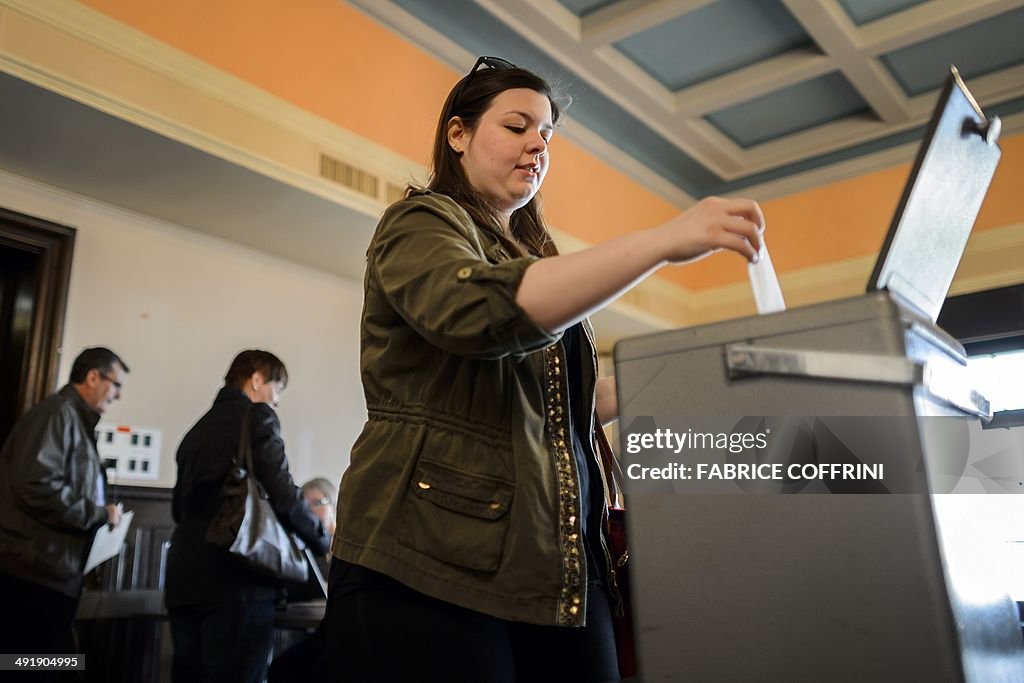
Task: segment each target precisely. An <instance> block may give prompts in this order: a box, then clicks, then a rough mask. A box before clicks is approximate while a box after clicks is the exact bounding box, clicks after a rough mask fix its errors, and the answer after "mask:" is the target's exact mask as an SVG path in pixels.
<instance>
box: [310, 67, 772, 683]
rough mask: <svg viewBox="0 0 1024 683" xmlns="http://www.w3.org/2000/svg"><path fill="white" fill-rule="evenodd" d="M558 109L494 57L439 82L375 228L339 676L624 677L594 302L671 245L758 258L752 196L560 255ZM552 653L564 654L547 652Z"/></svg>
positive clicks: (713, 202) (345, 492)
mask: <svg viewBox="0 0 1024 683" xmlns="http://www.w3.org/2000/svg"><path fill="white" fill-rule="evenodd" d="M561 114H562V112H561V110H560V108H559V106H558V104H557V103H556V101H555V98H554V97H553V95H552V92H551V89H550V88H549V86H548V84H547V83H545V82H544V81H543V80H542V79H541V78H539V77H538V76H536V75H534V74H532V73H530V72H529V71H526V70H523V69H519V68H516V67H514V66H513V65H512V64H510V63H508V62H505V61H504V60H499V59H495V58H490V57H482V58H481V59H480V60H479V61H478V62H477V64H476V66H474V68H473V70H472V71H470V73H469V74H468V75H467V76H466V77H465V78H463V79H462V80H461V81H459V83H458V84H457V85H456V86H455V88H454V89H453V90H452V92H451V93H450V94H449V96H448V98H447V100H446V101H445V104H444V107H443V109H442V111H441V116H440V119H439V121H438V126H437V131H436V135H435V138H434V146H433V159H432V165H433V173H432V176H431V180H430V183H429V185H428V186H427V187H426V188H410V190H409V191H408V193H407V196H406V198H405V199H403V200H402V201H399V202H398V203H396V204H394V205H393V206H391V207H390V208H389V209H388V210H387V211H386V212H385V214H384V216H383V218H382V219H381V221H380V224H379V225H378V227H377V230H376V232H375V234H374V236H373V239H372V240H371V243H370V247H369V251H368V254H367V256H368V261H367V273H366V280H365V300H364V309H363V319H362V356H361V365H362V377H363V389H364V392H365V396H366V402H367V408H368V413H369V419H368V421H367V423H366V425H365V427H364V428H363V432H362V434H361V435H360V437H359V438H358V440H357V441H356V444H355V446H354V447H353V450H352V461H351V466H350V467H349V469H348V471H347V472H346V473H345V476H344V478H343V480H342V485H341V491H340V494H339V495H340V497H341V498H343V499H344V500H345V501H346V505H345V506H343V508H342V509H341V510H339V516H338V527H337V533H336V535H335V540H334V545H333V553H334V556H335V558H336V561H335V562H333V563H332V567H331V577H330V596H329V601H328V612H327V617H326V620H325V624H326V627H327V641H326V648H327V650H328V653H329V656H331V657H332V670H333V675H334V676H335V677H336V678H337V679H338V680H341V679H344V680H360V681H363V680H380V681H386V680H445V681H456V680H459V681H513V680H527V681H534V680H548V679H556V678H558V679H563V680H574V681H575V680H579V681H603V680H609V679H616V678H618V668H617V665H616V653H615V643H614V637H613V633H612V626H611V614H612V609H613V603H614V602H615V601H616V599H617V594H616V591H615V586H614V580H613V574H612V572H611V567H610V560H609V556H608V552H607V549H606V545H605V541H604V538H603V533H602V529H603V527H604V524H605V520H606V517H605V511H606V503H605V485H604V479H603V476H602V474H601V469H600V465H599V461H598V459H597V456H596V455H595V453H594V447H593V429H594V425H595V419H596V417H595V416H596V414H600V415H601V416H603V417H605V418H608V417H612V416H614V415H615V414H616V412H617V411H616V405H615V388H614V380H612V379H602V380H598V379H597V376H598V375H597V362H596V359H597V355H596V351H595V348H594V341H593V333H592V330H591V327H590V325H589V323H588V321H587V319H586V316H587V315H589V314H591V313H593V312H594V311H596V310H598V309H600V308H602V307H603V306H606V305H607V304H609V303H610V302H611V301H612V300H614V299H615V298H616V297H618V296H619V295H621V294H622V293H623V292H625V291H626V290H628V289H629V288H630V287H632V286H633V285H635V284H636V283H637V282H639V281H640V280H641V279H643V278H644V277H646V276H647V275H649V274H650V273H652V272H654V271H655V270H657V269H658V268H659V267H661V266H663V265H665V264H668V263H684V262H688V261H693V260H696V259H698V258H701V257H703V256H705V255H707V254H709V253H710V252H712V251H715V250H719V249H728V250H731V251H734V252H736V253H738V254H739V255H741V256H742V257H743V258H746V259H749V260H754V259H755V258H756V257H755V254H756V252H757V250H758V249H759V248H760V240H759V230H761V229H763V226H764V218H763V216H762V215H761V211H760V209H759V208H758V206H757V204H755V203H754V202H753V201H749V200H741V199H731V200H722V199H706V200H704V201H702V202H700V203H698V204H697V205H696V206H694V207H693V208H691V209H690V210H689V211H687V212H686V213H684V214H682V215H680V216H678V217H677V218H674V219H673V220H671V221H669V222H668V223H665V224H664V225H660V226H657V227H654V228H650V229H648V230H643V231H639V232H634V233H630V234H628V235H626V236H624V237H620V238H618V239H615V240H612V241H610V242H607V243H604V244H601V245H598V246H595V247H592V248H590V249H587V250H584V251H581V252H577V253H574V254H569V255H564V256H560V255H558V252H557V250H556V249H555V246H554V244H553V243H552V241H551V237H550V235H549V233H548V230H547V228H546V226H545V223H544V220H543V218H542V216H541V211H540V206H539V200H538V198H537V197H536V194H537V191H538V190H539V189H540V186H541V183H542V182H543V180H544V176H545V174H546V173H547V170H548V164H549V162H550V157H549V154H548V144H549V142H550V140H551V136H552V135H553V133H554V130H555V126H556V125H557V124H558V122H559V119H560V118H561ZM551 662H557V664H556V666H555V667H554V668H553V667H552V665H551Z"/></svg>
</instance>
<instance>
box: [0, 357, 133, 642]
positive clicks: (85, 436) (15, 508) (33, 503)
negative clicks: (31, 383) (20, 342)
mask: <svg viewBox="0 0 1024 683" xmlns="http://www.w3.org/2000/svg"><path fill="white" fill-rule="evenodd" d="M127 372H128V366H127V365H125V364H124V361H122V360H121V359H120V358H119V357H118V356H117V354H115V353H114V352H113V351H111V350H110V349H106V348H103V347H96V348H90V349H85V350H84V351H82V353H80V354H79V355H78V357H77V358H76V359H75V362H74V363H73V364H72V367H71V377H70V381H69V383H68V384H67V385H66V386H64V387H63V388H62V389H61V390H60V391H58V392H57V393H56V394H54V395H52V396H50V397H49V398H47V399H45V400H44V401H42V402H41V403H39V404H38V405H36V406H35V407H33V408H32V409H31V410H29V411H28V412H27V413H25V414H24V415H23V416H22V417H21V419H19V420H18V422H17V423H16V424H15V425H14V429H13V430H12V431H11V434H10V436H9V437H8V438H7V442H6V443H5V445H4V448H3V451H0V604H2V605H3V609H4V612H5V614H6V615H7V616H6V617H5V618H4V619H3V620H0V622H2V623H3V626H2V627H0V633H2V636H0V638H2V640H0V650H2V651H3V652H5V653H19V654H42V653H48V654H71V653H73V652H74V641H73V638H72V634H71V625H72V622H73V621H74V617H75V610H76V609H77V607H78V600H79V598H80V597H81V592H82V569H83V568H84V566H85V561H86V558H87V557H88V553H89V549H90V547H91V546H92V540H93V536H94V535H95V533H96V530H97V529H98V528H99V527H101V526H103V524H104V523H109V524H111V525H112V526H116V525H117V524H118V522H120V515H121V513H120V509H119V508H118V507H117V506H115V505H114V504H113V502H112V501H109V500H107V498H106V495H107V493H106V474H105V471H104V468H103V463H102V462H101V461H100V456H99V453H98V452H97V450H96V434H95V428H96V423H98V422H99V420H100V415H102V414H103V413H104V412H106V410H107V408H108V407H109V406H110V404H111V403H113V402H114V401H116V400H117V399H119V398H120V397H121V385H122V383H123V382H124V378H125V374H127Z"/></svg>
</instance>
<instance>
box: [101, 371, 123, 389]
mask: <svg viewBox="0 0 1024 683" xmlns="http://www.w3.org/2000/svg"><path fill="white" fill-rule="evenodd" d="M99 375H100V379H105V380H107V381H108V382H110V383H111V384H113V385H114V388H115V389H117V390H118V391H121V383H120V382H118V381H117V380H115V379H114V378H113V377H107V376H106V375H104V374H103V373H102V372H101V373H99Z"/></svg>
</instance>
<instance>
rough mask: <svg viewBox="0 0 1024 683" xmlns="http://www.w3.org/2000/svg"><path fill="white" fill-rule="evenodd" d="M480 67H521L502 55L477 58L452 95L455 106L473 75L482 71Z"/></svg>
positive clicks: (500, 68)
mask: <svg viewBox="0 0 1024 683" xmlns="http://www.w3.org/2000/svg"><path fill="white" fill-rule="evenodd" d="M480 67H485V68H487V69H496V70H498V71H508V70H510V69H518V68H519V67H518V66H516V65H515V64H513V63H512V62H510V61H508V60H507V59H502V58H501V57H486V56H485V57H480V58H479V59H477V60H476V64H474V65H473V68H472V69H470V70H469V73H468V74H466V77H465V78H463V79H462V82H461V83H459V87H458V89H457V90H456V91H455V95H454V96H453V97H452V105H453V106H454V105H455V103H456V102H458V101H459V98H460V97H462V91H463V90H465V89H466V85H467V84H468V83H469V82H470V81H471V80H473V75H474V74H476V72H477V71H480Z"/></svg>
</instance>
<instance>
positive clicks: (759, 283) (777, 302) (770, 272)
mask: <svg viewBox="0 0 1024 683" xmlns="http://www.w3.org/2000/svg"><path fill="white" fill-rule="evenodd" d="M757 256H758V258H757V263H749V262H748V263H747V275H749V276H750V287H751V289H753V290H754V303H755V304H757V312H758V313H761V314H764V313H775V312H776V311H784V310H786V302H785V301H784V300H783V298H782V288H781V287H779V277H778V276H777V275H776V274H775V266H773V265H772V257H771V256H769V255H768V243H767V242H765V241H764V233H761V251H759V252H758V254H757Z"/></svg>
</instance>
